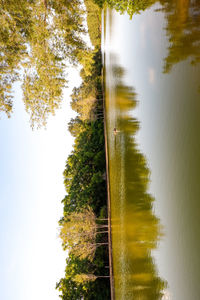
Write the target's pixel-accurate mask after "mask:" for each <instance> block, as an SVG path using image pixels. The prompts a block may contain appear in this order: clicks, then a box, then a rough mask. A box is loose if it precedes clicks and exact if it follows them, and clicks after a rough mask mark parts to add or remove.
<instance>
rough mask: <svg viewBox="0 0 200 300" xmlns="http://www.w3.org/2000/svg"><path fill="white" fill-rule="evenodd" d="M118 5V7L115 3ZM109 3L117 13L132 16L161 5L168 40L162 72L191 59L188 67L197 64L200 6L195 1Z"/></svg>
mask: <svg viewBox="0 0 200 300" xmlns="http://www.w3.org/2000/svg"><path fill="white" fill-rule="evenodd" d="M118 2H120V4H119V3H118ZM129 2H130V1H126V0H124V1H117V0H110V3H112V4H113V7H114V8H116V9H117V10H119V11H120V12H121V13H124V12H125V11H126V12H127V13H128V14H129V15H130V17H132V15H133V14H136V13H141V11H143V10H146V9H148V8H150V7H151V6H152V5H153V4H155V3H160V4H161V5H162V8H161V11H163V12H164V13H165V17H166V21H167V25H166V31H167V35H168V38H169V47H168V55H167V57H166V58H165V64H164V72H165V73H168V72H170V70H171V69H172V67H173V65H175V64H177V63H178V62H181V61H183V60H186V59H187V58H190V59H191V63H192V64H196V63H199V62H200V26H199V24H200V2H199V0H138V1H131V4H130V5H129V4H128V3H129Z"/></svg>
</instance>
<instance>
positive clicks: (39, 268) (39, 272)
mask: <svg viewBox="0 0 200 300" xmlns="http://www.w3.org/2000/svg"><path fill="white" fill-rule="evenodd" d="M68 78H69V79H70V83H69V85H70V86H72V87H73V86H75V85H79V84H80V78H79V76H78V73H77V72H76V71H72V70H69V75H68ZM14 91H15V97H14V101H13V102H14V113H13V114H12V117H11V119H7V117H5V116H3V115H2V117H1V120H0V143H1V144H0V157H1V159H0V182H1V185H0V266H1V268H0V290H1V299H4V300H13V299H15V300H27V299H28V300H35V299H48V300H52V299H59V298H58V292H57V291H56V290H55V285H56V281H58V280H59V279H60V278H61V277H62V276H63V274H64V268H65V258H66V253H65V252H63V250H62V247H61V243H60V241H59V238H58V220H59V218H60V217H61V216H62V208H63V207H62V205H61V200H62V199H63V198H64V195H65V190H64V185H63V175H62V173H63V170H64V167H65V161H66V159H67V156H68V154H69V153H70V151H71V148H72V144H73V139H72V137H71V136H70V134H69V133H68V131H67V123H68V121H69V120H70V118H71V117H72V116H73V112H72V111H71V109H70V106H69V100H70V99H69V95H70V93H71V88H69V89H67V90H65V91H64V101H63V104H62V109H60V110H59V111H57V113H56V116H55V117H52V118H50V119H49V122H48V124H47V129H46V130H45V129H42V130H35V131H32V130H31V128H30V126H29V116H28V115H27V113H26V112H25V109H24V104H23V102H22V100H21V99H22V95H21V89H20V84H16V85H15V88H14Z"/></svg>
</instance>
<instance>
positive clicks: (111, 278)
mask: <svg viewBox="0 0 200 300" xmlns="http://www.w3.org/2000/svg"><path fill="white" fill-rule="evenodd" d="M104 78H105V76H104V68H102V95H103V115H104V120H103V122H104V138H105V157H106V184H107V210H108V248H109V275H110V294H111V300H115V290H114V276H113V256H112V235H111V199H110V180H109V161H108V143H107V126H106V107H105V82H104Z"/></svg>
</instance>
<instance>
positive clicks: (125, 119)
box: [112, 66, 167, 299]
mask: <svg viewBox="0 0 200 300" xmlns="http://www.w3.org/2000/svg"><path fill="white" fill-rule="evenodd" d="M123 74H124V71H123V69H122V68H120V67H118V66H114V67H113V76H114V78H115V82H116V84H115V101H116V108H117V111H118V113H117V115H118V117H117V121H116V122H117V127H118V129H119V131H120V133H119V135H118V136H117V137H116V138H117V139H119V140H120V141H123V157H121V156H122V151H116V157H115V162H114V163H115V164H119V161H120V160H124V163H125V165H124V169H125V176H124V181H125V187H126V188H125V192H124V194H125V197H124V199H125V200H124V201H125V218H124V222H125V226H126V230H124V226H123V224H122V225H121V224H117V222H116V224H115V226H116V227H115V230H116V232H118V233H119V232H120V231H121V232H123V234H122V235H123V236H124V244H125V245H126V246H125V247H126V250H125V252H126V257H124V259H125V264H127V266H128V268H127V272H126V274H125V275H124V276H125V277H126V278H125V279H126V281H127V285H128V291H126V293H127V294H126V298H127V299H162V296H163V290H164V289H165V287H166V286H167V283H166V282H165V281H164V280H162V279H161V278H160V277H159V276H158V274H157V270H156V266H155V262H154V260H153V258H152V256H151V251H152V250H153V249H156V248H157V243H158V241H159V240H160V237H161V235H162V233H161V225H160V220H159V219H158V218H157V217H156V216H155V215H154V213H153V211H152V204H153V202H154V198H153V197H152V196H151V195H150V194H149V193H148V192H147V190H148V183H149V173H150V172H149V169H148V168H147V162H146V159H145V157H144V155H143V154H142V153H141V152H140V151H139V150H138V145H137V143H136V140H135V137H134V135H135V134H136V132H137V130H138V129H139V122H138V121H137V119H135V118H133V117H132V116H131V115H130V112H131V114H132V111H133V109H134V108H135V107H136V105H137V101H136V93H135V91H134V89H133V88H132V87H129V86H126V85H125V84H124V83H123ZM112 163H113V162H112ZM122 222H123V221H122ZM118 251H119V255H120V251H122V249H120V245H119V249H118ZM118 280H119V281H120V276H119V278H118Z"/></svg>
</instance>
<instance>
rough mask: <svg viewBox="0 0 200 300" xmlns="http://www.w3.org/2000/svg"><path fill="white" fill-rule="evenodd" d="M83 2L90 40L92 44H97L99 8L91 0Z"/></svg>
mask: <svg viewBox="0 0 200 300" xmlns="http://www.w3.org/2000/svg"><path fill="white" fill-rule="evenodd" d="M84 3H85V6H86V10H87V26H88V33H89V36H90V40H91V43H92V44H93V46H98V45H100V43H101V9H100V8H99V6H98V5H96V4H95V3H94V1H93V0H84Z"/></svg>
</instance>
